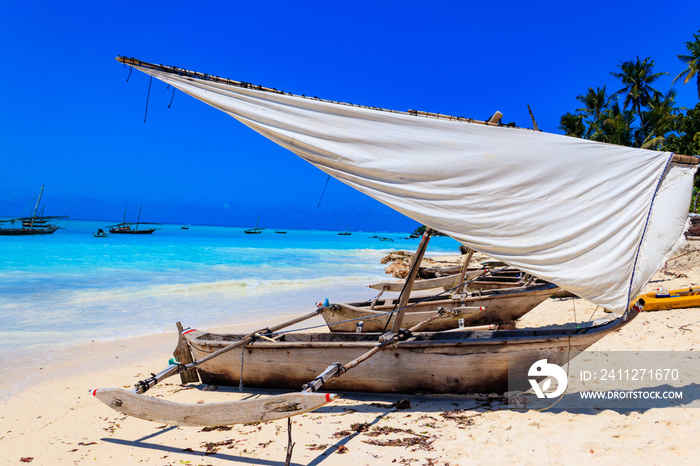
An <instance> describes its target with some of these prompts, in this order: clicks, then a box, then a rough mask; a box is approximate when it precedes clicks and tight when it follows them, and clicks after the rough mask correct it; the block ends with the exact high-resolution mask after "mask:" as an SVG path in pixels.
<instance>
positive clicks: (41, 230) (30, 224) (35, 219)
mask: <svg viewBox="0 0 700 466" xmlns="http://www.w3.org/2000/svg"><path fill="white" fill-rule="evenodd" d="M43 193H44V186H43V185H42V186H41V189H40V190H39V195H38V196H37V200H36V204H35V206H34V210H33V211H32V215H31V216H30V217H19V218H11V219H7V220H0V223H10V224H11V225H12V226H10V227H9V228H7V227H0V236H28V235H50V234H53V233H54V232H55V231H56V230H58V228H59V227H58V225H56V223H57V222H58V221H59V220H63V219H67V218H68V215H53V216H51V215H50V216H45V215H43V211H44V209H43V208H42V209H41V213H40V214H39V215H37V209H38V208H39V204H40V202H41V196H42V194H43ZM68 210H70V209H68ZM66 213H67V212H66ZM15 223H21V224H22V228H15V227H14V224H15Z"/></svg>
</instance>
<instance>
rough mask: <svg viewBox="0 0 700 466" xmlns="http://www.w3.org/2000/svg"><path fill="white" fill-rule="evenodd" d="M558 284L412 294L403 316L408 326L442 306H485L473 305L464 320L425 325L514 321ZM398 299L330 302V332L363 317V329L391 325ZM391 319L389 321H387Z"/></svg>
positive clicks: (351, 328)
mask: <svg viewBox="0 0 700 466" xmlns="http://www.w3.org/2000/svg"><path fill="white" fill-rule="evenodd" d="M558 289H559V288H558V287H557V286H556V285H552V284H549V283H547V284H546V285H541V286H532V287H528V288H525V289H524V290H523V289H513V290H492V291H484V292H481V293H472V294H473V295H474V296H472V297H468V298H462V297H461V296H457V297H454V298H443V299H435V298H430V299H427V300H422V301H421V300H420V298H411V300H410V301H409V307H408V308H407V309H406V312H405V313H404V317H403V319H404V320H403V326H404V327H406V328H409V327H411V326H413V325H415V324H417V323H418V322H421V321H423V320H425V319H426V318H428V317H430V316H431V315H433V314H435V312H436V310H437V309H438V308H439V307H443V308H444V309H445V310H446V311H448V312H449V310H450V309H452V308H460V307H476V308H478V307H484V308H485V309H483V310H478V309H474V313H473V314H472V315H471V316H469V317H464V318H462V319H461V320H460V319H457V318H453V317H450V316H449V315H447V316H445V317H444V318H440V319H438V320H435V321H433V322H431V323H429V324H427V326H426V327H425V330H426V331H432V332H435V331H441V330H450V329H454V328H458V327H460V326H462V327H471V326H477V325H489V324H502V323H509V322H513V321H515V320H517V319H519V318H520V317H522V316H523V315H525V314H526V313H528V312H529V311H531V310H532V309H534V308H535V307H537V306H538V305H539V304H540V303H542V301H544V300H545V299H547V298H549V297H550V296H551V295H552V294H553V293H554V292H556V291H557V290H558ZM396 301H397V300H396V299H393V298H392V299H386V300H380V301H379V303H378V304H377V305H375V306H374V308H373V309H371V308H370V303H369V302H363V303H352V304H343V303H337V304H331V305H330V306H326V307H324V308H323V309H322V311H321V315H322V316H323V318H324V320H325V321H326V323H327V324H328V327H329V329H330V330H331V332H355V331H356V330H357V322H358V321H359V320H357V319H361V320H362V322H363V324H362V331H363V332H382V331H385V330H386V329H391V326H392V324H393V322H394V318H393V315H386V313H387V312H390V311H392V310H393V309H394V306H395V305H396ZM387 320H388V323H387Z"/></svg>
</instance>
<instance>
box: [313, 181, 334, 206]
mask: <svg viewBox="0 0 700 466" xmlns="http://www.w3.org/2000/svg"><path fill="white" fill-rule="evenodd" d="M330 180H331V175H328V178H326V184H325V185H324V186H323V192H322V193H321V199H319V200H318V205H317V206H316V207H317V208H318V207H320V206H321V201H322V200H323V195H324V194H326V188H327V187H328V182H329V181H330Z"/></svg>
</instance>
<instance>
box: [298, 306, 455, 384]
mask: <svg viewBox="0 0 700 466" xmlns="http://www.w3.org/2000/svg"><path fill="white" fill-rule="evenodd" d="M444 313H445V311H444V309H442V308H440V309H439V310H438V311H437V312H436V313H435V315H433V316H431V317H428V318H427V319H425V320H424V321H422V322H419V323H417V324H416V325H414V326H413V327H411V328H410V329H408V331H407V332H405V333H404V334H402V333H394V334H393V335H392V336H391V337H390V338H387V339H386V340H384V341H382V342H380V343H379V344H378V345H377V346H375V347H374V348H372V349H371V350H369V351H367V352H366V353H364V354H362V355H361V356H359V357H357V358H355V359H353V360H352V361H350V362H349V363H347V364H345V365H342V364H340V363H338V362H336V363H334V364H331V365H330V366H328V367H327V368H326V370H325V371H323V372H322V373H321V374H319V375H318V376H317V377H316V378H315V379H313V380H312V381H311V382H309V383H307V384H305V385H304V389H303V390H302V393H308V392H315V391H318V389H320V388H321V387H322V386H323V384H324V383H325V382H326V381H328V380H330V379H332V378H334V377H340V376H341V375H343V374H344V373H345V372H347V371H349V370H350V369H352V368H353V367H356V366H357V365H359V364H361V363H363V362H365V361H366V360H368V359H369V358H371V357H372V356H374V355H375V354H377V353H378V352H380V351H381V350H383V349H384V348H386V347H387V346H389V345H392V344H394V343H396V342H397V341H399V340H401V339H403V338H406V334H408V335H411V334H412V333H414V332H417V331H418V330H420V329H421V328H422V327H423V326H424V325H427V324H429V323H430V322H432V321H433V320H435V319H438V318H440V317H442V316H443V315H444Z"/></svg>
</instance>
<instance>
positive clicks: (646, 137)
mask: <svg viewBox="0 0 700 466" xmlns="http://www.w3.org/2000/svg"><path fill="white" fill-rule="evenodd" d="M693 39H694V40H692V41H688V42H686V43H685V46H686V49H687V50H688V54H687V55H678V59H679V60H680V61H681V62H682V63H684V64H685V65H686V66H687V68H686V69H685V70H683V71H682V72H681V73H680V74H679V75H678V76H676V77H675V79H674V80H673V83H675V82H676V81H681V80H682V82H683V84H688V83H689V82H690V81H692V80H693V78H695V79H696V84H697V88H698V99H700V31H698V34H693ZM619 68H620V71H619V72H612V73H610V74H612V75H613V76H615V77H616V78H618V79H619V80H620V83H621V85H622V87H621V88H620V89H619V90H617V91H615V92H613V93H610V94H609V93H608V90H607V89H606V87H605V86H603V87H602V88H601V87H597V88H592V87H590V88H588V92H586V93H585V94H581V95H579V96H577V97H576V99H577V100H578V101H579V102H581V103H582V104H583V107H581V108H579V109H576V111H575V112H574V113H571V112H567V113H566V114H564V115H562V117H561V120H560V123H559V129H561V130H562V131H564V134H566V135H568V136H572V137H578V138H584V139H591V140H593V141H599V142H606V143H610V144H619V145H623V146H630V147H641V148H644V149H653V150H665V151H671V152H675V153H677V154H684V155H700V104H698V105H696V106H695V108H694V109H690V110H687V109H685V108H680V107H676V101H675V99H676V91H674V90H673V89H669V90H668V91H666V93H662V92H661V91H659V90H657V89H655V88H654V87H653V85H654V84H655V82H656V81H657V80H658V79H659V78H660V77H661V76H662V75H664V74H668V73H658V72H654V60H652V59H651V58H650V57H647V58H645V59H644V60H640V59H639V57H637V59H636V60H635V61H625V62H621V63H620V65H619ZM673 83H672V84H673ZM620 101H622V105H620ZM686 110H687V112H686V113H685V114H684V113H683V112H684V111H686ZM699 188H700V174H698V175H696V178H695V189H694V195H695V197H698V192H699V191H700V189H699ZM696 205H697V200H694V202H693V206H696Z"/></svg>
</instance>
